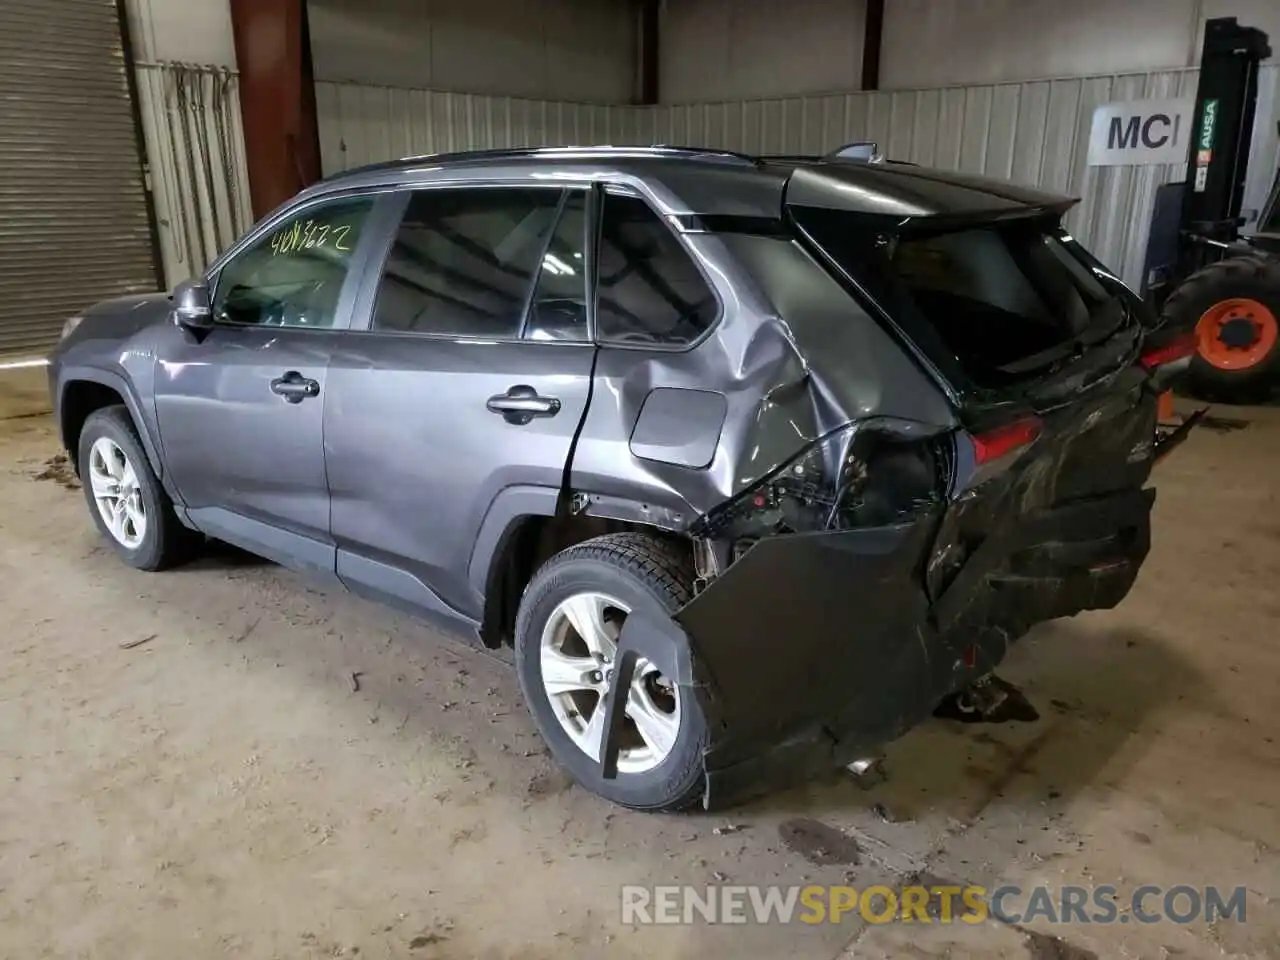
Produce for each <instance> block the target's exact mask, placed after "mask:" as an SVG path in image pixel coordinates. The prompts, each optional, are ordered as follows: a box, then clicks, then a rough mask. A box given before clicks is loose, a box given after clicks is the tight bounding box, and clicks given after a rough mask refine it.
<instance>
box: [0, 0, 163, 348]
mask: <svg viewBox="0 0 1280 960" xmlns="http://www.w3.org/2000/svg"><path fill="white" fill-rule="evenodd" d="M135 131H136V128H135V125H134V114H133V106H132V101H131V99H130V96H129V84H128V79H127V75H126V73H125V61H124V49H123V42H122V40H121V31H120V17H119V13H118V11H117V7H116V3H115V0H0V354H3V353H14V352H28V353H33V352H36V351H41V350H44V349H46V348H48V347H49V346H50V344H52V343H53V342H54V341H55V340H56V339H57V336H58V330H59V329H60V328H61V326H62V323H63V321H64V320H66V318H67V317H69V316H71V315H72V314H74V313H75V312H76V311H77V310H80V309H82V308H83V307H85V306H86V305H88V304H90V303H92V302H93V301H95V300H100V299H102V298H104V297H111V296H120V295H123V294H127V293H134V292H141V291H145V290H154V289H156V286H157V279H156V270H155V257H154V253H153V245H152V234H151V225H150V220H149V217H148V212H147V197H146V192H145V190H144V188H143V182H142V168H141V163H140V160H139V153H138V140H137V134H136V132H135Z"/></svg>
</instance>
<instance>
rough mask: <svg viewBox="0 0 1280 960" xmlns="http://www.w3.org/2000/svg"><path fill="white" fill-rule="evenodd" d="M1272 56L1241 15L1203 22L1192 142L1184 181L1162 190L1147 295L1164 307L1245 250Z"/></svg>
mask: <svg viewBox="0 0 1280 960" xmlns="http://www.w3.org/2000/svg"><path fill="white" fill-rule="evenodd" d="M1269 56H1271V46H1270V44H1269V42H1268V40H1267V35H1266V34H1265V33H1263V32H1262V31H1261V30H1259V29H1257V28H1256V27H1242V26H1240V24H1239V22H1238V21H1237V20H1236V18H1235V17H1215V18H1213V19H1211V20H1208V21H1206V22H1205V29H1204V46H1203V48H1202V50H1201V54H1200V83H1199V87H1198V88H1197V90H1196V102H1195V109H1194V112H1193V113H1192V122H1191V130H1190V136H1189V137H1188V141H1189V142H1188V145H1187V180H1186V182H1177V183H1166V184H1164V185H1163V186H1162V187H1160V188H1159V190H1158V191H1157V192H1156V200H1155V210H1154V215H1153V217H1152V220H1151V232H1150V234H1149V236H1148V240H1147V254H1146V263H1145V265H1144V269H1143V275H1142V288H1141V290H1142V296H1143V298H1144V299H1147V300H1149V301H1150V302H1151V303H1152V305H1153V306H1154V307H1155V308H1156V309H1157V310H1158V309H1159V308H1160V306H1161V304H1163V302H1164V300H1165V298H1166V297H1167V296H1168V295H1169V294H1170V293H1171V292H1172V291H1173V290H1174V289H1176V288H1177V286H1178V284H1180V283H1181V282H1182V281H1183V280H1184V279H1185V278H1187V277H1189V276H1191V275H1192V274H1193V273H1195V272H1196V271H1197V270H1200V269H1201V268H1203V267H1205V266H1207V265H1209V264H1210V263H1213V262H1215V261H1217V260H1220V259H1222V258H1223V257H1224V256H1230V255H1232V254H1234V253H1240V252H1241V247H1242V246H1243V245H1242V244H1240V243H1239V239H1240V227H1241V226H1242V225H1243V224H1242V221H1241V218H1240V211H1241V207H1242V206H1243V202H1244V190H1245V178H1246V174H1247V173H1248V165H1249V147H1250V145H1251V142H1252V139H1253V121H1254V113H1255V110H1256V108H1257V102H1258V69H1259V64H1260V63H1261V61H1263V60H1265V59H1266V58H1267V57H1269Z"/></svg>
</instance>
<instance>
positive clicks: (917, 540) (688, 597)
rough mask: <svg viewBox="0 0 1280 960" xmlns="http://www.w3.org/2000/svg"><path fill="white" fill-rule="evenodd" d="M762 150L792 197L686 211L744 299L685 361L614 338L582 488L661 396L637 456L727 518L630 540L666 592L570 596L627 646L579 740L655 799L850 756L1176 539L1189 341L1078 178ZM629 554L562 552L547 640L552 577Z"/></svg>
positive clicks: (590, 761) (695, 244)
mask: <svg viewBox="0 0 1280 960" xmlns="http://www.w3.org/2000/svg"><path fill="white" fill-rule="evenodd" d="M762 167H763V169H764V170H765V171H766V173H769V174H772V175H774V176H777V177H778V178H779V180H781V181H782V182H783V188H782V202H781V204H780V208H779V211H778V216H777V218H776V219H769V220H761V219H758V218H757V219H749V218H734V217H732V216H724V217H718V218H712V217H705V218H697V217H690V218H687V219H686V220H685V221H684V222H683V224H682V226H683V227H684V234H685V235H684V239H685V240H686V241H687V242H688V243H689V244H690V246H691V247H692V249H693V250H694V252H695V254H696V255H697V256H698V258H699V259H700V260H701V261H702V262H703V263H705V264H713V265H714V270H713V272H714V273H715V274H716V276H717V277H718V278H720V279H723V280H724V287H725V288H728V289H731V290H732V299H731V300H729V302H728V303H727V304H726V305H725V310H724V315H723V316H722V318H721V324H720V326H719V327H718V328H717V329H716V331H715V332H714V333H713V335H711V336H709V337H708V338H707V339H706V340H704V341H702V342H701V343H700V344H697V345H695V347H694V348H693V349H692V350H691V351H690V353H689V354H688V355H686V356H685V357H684V358H681V359H675V358H672V359H668V360H666V361H665V362H663V361H662V360H652V359H651V360H650V361H649V362H650V363H653V364H656V365H657V369H656V370H655V369H642V370H641V371H640V372H639V373H637V369H636V367H635V366H634V365H633V364H626V363H625V362H623V363H618V362H617V361H616V360H615V358H611V357H609V356H608V355H607V352H606V353H602V355H601V357H600V358H599V360H598V361H597V390H599V389H600V387H601V385H603V386H604V387H605V388H606V391H607V396H608V397H609V398H610V399H609V401H607V402H604V403H602V402H601V401H600V400H599V399H593V404H592V408H591V410H590V412H589V413H588V415H587V418H586V423H585V429H584V431H583V437H582V442H581V444H580V446H579V449H578V452H577V454H576V456H575V459H574V462H573V467H572V481H571V482H572V485H573V486H574V488H575V489H578V488H579V487H581V488H584V489H591V488H593V487H595V486H597V485H598V480H599V476H598V475H597V474H596V473H595V472H594V468H595V467H596V466H597V465H596V464H595V463H594V456H593V450H592V440H593V433H594V428H597V427H599V426H600V425H601V424H603V423H604V422H605V417H606V411H607V410H610V409H611V408H613V407H614V405H615V404H616V406H617V407H620V408H622V409H613V410H612V412H613V414H614V416H615V417H616V420H615V421H614V422H621V423H623V424H625V423H627V421H628V420H629V417H628V412H629V411H628V408H629V402H628V399H629V397H630V398H634V399H633V400H632V401H631V402H632V403H634V404H635V407H631V408H630V412H634V413H635V417H634V420H633V421H631V422H634V429H633V431H632V432H631V434H630V437H631V439H630V452H631V454H632V457H631V460H630V462H631V464H632V465H638V466H639V469H641V470H644V471H645V472H646V473H647V474H648V477H649V479H650V486H651V487H652V490H653V499H654V500H655V501H656V502H657V503H658V504H661V502H662V500H663V494H664V493H667V492H669V491H675V492H677V493H678V497H669V499H682V500H684V501H685V502H687V503H688V504H690V505H691V506H692V508H693V511H694V512H695V513H696V514H697V515H696V519H693V521H692V522H691V523H688V524H687V526H683V527H681V526H680V525H679V523H678V521H676V522H671V521H670V520H669V521H668V526H669V527H670V528H671V529H672V530H673V531H675V532H679V533H680V534H681V535H682V536H681V538H680V539H679V540H674V541H659V540H654V541H651V542H650V543H649V544H645V543H644V542H643V540H636V539H635V538H634V536H633V535H626V536H624V537H623V538H622V539H621V540H620V541H619V543H618V548H619V551H620V553H619V554H618V555H617V556H616V557H613V558H611V559H612V560H614V561H616V562H618V563H620V565H621V567H622V568H625V569H626V570H627V571H628V572H629V574H631V575H632V576H634V577H636V578H638V580H640V581H642V582H644V583H646V584H647V585H648V586H649V587H650V588H652V592H653V593H655V594H656V595H657V596H658V597H660V599H661V602H660V603H659V604H656V605H648V604H638V603H636V602H635V600H636V597H635V595H631V596H630V597H628V598H625V599H619V598H614V597H613V595H611V594H610V593H609V591H608V590H606V589H603V588H601V589H597V590H594V591H591V590H587V591H584V594H585V595H586V596H588V597H589V598H590V599H589V600H587V601H583V602H582V609H581V610H580V611H579V612H578V613H577V614H575V615H574V616H572V617H570V618H569V619H570V620H572V621H574V622H579V621H581V623H586V621H587V618H588V615H589V613H590V612H591V611H594V614H593V615H594V621H595V622H596V623H599V624H602V625H607V624H610V623H612V624H613V626H604V627H603V628H602V629H604V630H606V631H607V632H609V633H610V634H611V635H612V637H613V638H614V642H615V643H616V647H615V646H611V648H610V650H609V652H608V654H607V655H606V657H605V658H604V669H603V672H602V673H600V674H596V676H599V677H600V682H601V687H600V692H599V695H598V697H597V698H596V699H594V700H593V701H592V702H591V703H590V704H585V705H582V709H581V710H579V711H578V712H577V715H576V717H575V718H574V719H573V720H572V722H573V723H577V724H578V726H577V727H574V726H572V724H570V725H569V726H568V727H567V729H569V730H570V731H571V732H576V733H577V734H578V736H576V737H574V738H573V740H574V744H573V747H569V746H568V745H567V744H561V745H560V747H561V749H558V750H557V751H556V752H557V755H558V756H560V758H561V760H562V761H565V762H566V763H567V764H568V766H569V767H570V768H571V769H572V770H573V772H574V773H575V774H576V775H577V776H578V777H579V779H581V780H582V781H583V782H585V783H586V784H588V785H589V786H590V787H592V788H593V789H595V790H597V791H598V792H601V793H604V794H605V795H608V796H611V797H612V798H614V799H615V800H618V801H620V802H623V803H628V804H630V805H634V806H644V807H664V808H665V807H678V806H681V805H683V804H686V803H689V802H692V801H694V800H696V799H700V800H702V801H703V802H704V803H706V804H707V805H712V804H714V805H717V806H718V805H722V804H724V803H728V802H732V801H735V800H738V799H740V798H743V797H745V796H748V795H751V794H753V793H758V792H760V791H761V790H763V789H767V788H769V787H770V786H772V785H776V784H779V783H783V782H788V781H792V780H796V779H799V778H803V777H807V776H811V775H814V774H817V773H820V772H822V771H825V770H830V769H833V768H836V767H838V766H840V765H843V764H847V763H849V762H850V761H853V760H855V759H856V758H859V757H862V756H865V755H867V754H868V752H869V751H873V750H875V749H876V748H878V747H879V746H881V745H882V744H884V743H885V742H887V741H889V740H891V739H893V738H895V737H897V736H899V735H900V734H902V733H903V732H905V731H906V730H908V729H910V728H911V727H912V726H913V725H915V724H916V723H918V722H919V721H921V720H922V719H924V718H925V717H927V716H928V715H929V714H930V713H931V712H932V711H933V710H934V709H935V707H937V705H938V704H939V702H940V701H942V700H943V698H945V697H947V696H948V695H950V694H954V693H955V692H957V691H960V690H963V689H965V688H966V687H968V686H969V685H971V684H974V683H975V682H979V681H981V680H982V679H983V678H985V677H987V676H988V675H989V674H990V673H991V671H992V670H993V668H994V667H995V666H996V664H998V663H999V662H1000V660H1001V659H1002V658H1003V656H1004V655H1005V653H1006V652H1007V650H1008V648H1009V646H1010V645H1011V644H1012V643H1013V642H1014V641H1015V640H1017V639H1018V638H1019V637H1021V636H1022V635H1023V634H1024V633H1026V631H1027V630H1028V629H1029V628H1030V627H1031V626H1032V625H1034V624H1036V623H1039V622H1042V621H1045V620H1050V619H1053V618H1057V617H1064V616H1071V615H1073V614H1076V613H1079V612H1081V611H1084V610H1092V609H1104V608H1109V607H1112V606H1115V605H1116V604H1117V603H1119V602H1120V600H1122V599H1123V598H1124V596H1125V595H1126V594H1127V593H1128V592H1129V590H1130V588H1131V587H1132V585H1133V583H1134V580H1135V578H1136V576H1137V573H1138V569H1139V567H1140V566H1141V564H1142V562H1143V560H1144V559H1145V557H1146V555H1147V551H1148V547H1149V541H1150V513H1151V507H1152V503H1153V499H1154V491H1152V490H1150V489H1147V488H1146V486H1145V485H1146V482H1147V479H1148V476H1149V474H1150V472H1151V469H1152V465H1153V463H1154V461H1155V459H1156V457H1157V455H1158V451H1157V450H1156V445H1155V442H1154V440H1155V436H1156V405H1157V403H1156V401H1157V395H1158V392H1159V389H1160V386H1161V381H1162V379H1163V378H1164V377H1166V376H1167V375H1168V364H1169V362H1170V361H1178V360H1181V359H1183V358H1185V356H1186V355H1187V352H1188V349H1189V348H1188V347H1187V345H1181V344H1178V343H1174V344H1165V345H1163V346H1157V345H1155V343H1154V341H1155V340H1156V337H1155V336H1153V335H1152V333H1151V332H1150V331H1149V330H1148V328H1147V327H1146V326H1145V325H1144V323H1143V322H1142V305H1141V303H1140V302H1139V301H1137V299H1136V298H1135V297H1134V296H1133V295H1132V294H1131V293H1129V292H1128V291H1127V290H1126V289H1125V287H1124V286H1123V284H1121V283H1120V282H1119V281H1118V280H1117V279H1116V278H1115V277H1114V276H1113V275H1112V274H1110V273H1109V272H1108V271H1107V270H1105V269H1104V268H1103V267H1102V266H1101V265H1100V264H1099V263H1097V262H1096V261H1095V260H1094V259H1093V258H1092V257H1091V256H1090V255H1089V254H1088V253H1087V252H1086V251H1085V250H1084V249H1082V248H1081V246H1080V245H1079V244H1078V243H1077V242H1076V241H1075V240H1073V239H1072V238H1071V237H1070V236H1069V235H1068V234H1067V233H1066V232H1065V230H1064V229H1063V227H1062V225H1061V217H1062V215H1063V213H1064V212H1065V211H1066V210H1067V209H1069V207H1070V204H1071V202H1070V201H1068V200H1065V199H1063V198H1059V197H1053V196H1048V195H1043V194H1039V193H1036V192H1032V191H1027V190H1022V189H1018V188H1015V187H1012V186H1009V185H1007V184H1001V183H996V182H992V181H985V180H976V179H969V178H964V177H959V176H955V175H950V174H941V173H937V172H932V171H927V170H923V169H920V168H917V167H914V166H910V165H898V164H889V163H851V162H845V161H841V160H838V159H833V160H818V161H814V160H794V159H793V160H783V159H779V160H777V161H768V160H765V161H762ZM722 289H723V288H722ZM725 299H726V300H728V299H729V298H725ZM744 319H745V323H744ZM694 358H697V359H696V360H695V359H694ZM633 379H638V380H640V381H643V383H642V385H634V384H633V383H632V382H631V381H632V380H633ZM681 394H683V395H681ZM655 403H656V404H657V405H658V406H659V407H660V408H661V410H660V412H658V413H654V411H653V410H652V409H651V405H653V404H655ZM651 420H653V421H654V422H650V421H651ZM659 424H660V428H659ZM602 432H603V431H602ZM658 436H660V437H661V439H657V437H658ZM712 437H715V438H717V439H716V441H715V443H714V446H713V447H712V446H709V444H710V440H709V438H712ZM698 444H702V445H703V446H706V447H707V449H706V450H704V451H703V452H701V453H700V454H699V455H698V456H689V457H686V458H685V459H684V460H683V461H681V460H680V456H681V455H682V454H685V453H687V452H688V451H689V449H690V448H691V447H694V446H697V445H698ZM645 445H648V449H647V452H646V450H643V449H642V450H638V449H637V447H638V446H640V447H644V446H645ZM691 468H696V469H691ZM617 472H618V471H615V475H616V474H617ZM621 472H622V473H624V474H625V472H626V471H621ZM579 503H580V505H581V506H582V508H583V509H584V510H590V509H591V508H592V506H593V499H592V498H591V497H589V496H587V497H583V498H582V499H581V500H580V501H579ZM645 509H646V510H648V511H651V512H653V513H655V514H661V513H662V510H661V506H657V507H653V506H649V505H646V508H645ZM670 513H671V514H672V515H673V516H678V511H677V510H676V509H675V508H673V509H672V510H671V511H670ZM614 515H615V516H620V515H621V514H617V513H615V514H614ZM624 541H627V542H624ZM603 546H605V545H604V544H601V543H595V544H594V545H593V544H588V545H585V546H582V547H578V548H575V549H574V550H571V551H570V552H569V553H568V554H567V555H564V556H562V557H560V558H557V559H556V560H553V561H552V562H551V563H550V564H549V565H548V567H547V568H545V569H544V570H543V571H542V572H541V573H539V575H538V576H537V577H536V578H535V583H534V585H533V587H531V590H530V594H529V595H528V596H527V597H526V603H525V605H523V606H522V614H521V624H520V628H519V631H518V641H517V642H518V644H520V645H529V644H531V643H533V642H535V639H534V635H535V634H538V628H539V625H541V624H545V623H547V622H548V618H547V616H546V615H544V613H543V606H542V601H541V597H540V585H541V583H542V582H545V581H552V580H554V579H555V578H557V577H560V576H562V575H564V574H566V573H567V574H568V579H570V580H575V581H576V582H577V583H579V584H581V583H583V582H587V581H590V579H591V574H590V573H589V572H588V568H587V567H586V566H585V565H584V564H583V562H582V561H583V560H585V559H586V558H588V557H589V556H590V555H591V552H592V551H593V550H594V551H597V555H596V557H595V560H596V561H597V562H598V561H600V560H601V559H604V557H603V555H601V554H599V553H598V551H600V550H601V549H602V547H603ZM686 550H687V551H688V552H689V554H690V559H691V561H692V563H691V564H690V563H689V562H687V561H682V560H681V559H680V558H681V556H682V554H683V553H684V552H685V551H686ZM637 551H638V552H637ZM690 577H692V582H691V583H689V582H688V581H689V578H690ZM578 578H581V579H580V580H579V579H578ZM565 589H567V591H568V593H566V594H565V596H569V595H572V594H573V591H574V589H576V588H574V587H569V588H565ZM555 595H556V596H561V592H555ZM628 600H629V601H630V602H629V603H628V602H627V601H628ZM562 602H567V601H562ZM552 619H554V618H553V617H552ZM585 629H587V630H590V629H593V628H590V627H588V628H585ZM539 635H540V634H539ZM586 646H587V647H588V648H589V647H590V646H591V644H590V643H588V644H587V645H586ZM556 649H563V648H556ZM521 659H522V662H523V663H525V664H527V667H526V668H525V669H524V670H523V671H522V677H523V679H524V681H525V689H526V692H527V693H528V695H529V698H530V701H531V703H532V704H533V705H534V712H535V715H537V716H538V717H539V720H540V723H541V724H542V726H543V729H544V732H546V733H547V734H548V737H549V739H550V740H551V742H552V745H553V747H554V746H556V745H557V743H556V741H557V737H556V733H557V731H556V729H555V727H554V726H553V725H552V723H551V720H552V718H551V717H550V716H548V715H547V711H540V710H539V709H538V706H539V702H540V701H541V700H543V699H544V698H542V697H540V696H539V694H540V692H541V690H540V689H539V685H540V681H542V680H543V678H544V676H543V674H542V672H541V671H540V670H539V669H538V668H537V667H535V665H534V660H533V658H531V657H528V656H525V657H522V658H521ZM544 662H546V660H545V657H544ZM654 677H658V678H661V681H662V684H663V685H662V686H653V678H654ZM542 689H547V687H546V685H545V684H542ZM623 691H626V692H627V695H626V696H623V695H622V692H623ZM655 704H658V705H661V704H666V705H667V714H666V716H667V717H668V718H672V719H674V721H675V723H674V725H673V726H672V727H671V728H670V730H671V732H670V733H669V735H668V737H667V738H666V740H664V741H663V744H662V745H663V746H664V747H665V749H666V753H665V755H664V757H663V762H662V763H660V764H657V765H648V764H645V763H641V764H639V765H637V764H636V763H635V760H636V758H637V757H641V758H649V759H652V758H653V756H654V752H653V747H654V744H653V742H652V741H653V737H652V736H651V733H652V731H651V730H649V729H646V727H651V726H653V717H652V716H646V714H652V713H653V706H654V705H655ZM571 709H572V708H571ZM559 719H561V720H563V719H564V717H563V715H560V716H559ZM575 748H576V749H575Z"/></svg>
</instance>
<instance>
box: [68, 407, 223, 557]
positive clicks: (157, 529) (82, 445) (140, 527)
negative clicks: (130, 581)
mask: <svg viewBox="0 0 1280 960" xmlns="http://www.w3.org/2000/svg"><path fill="white" fill-rule="evenodd" d="M77 448H78V450H79V455H78V457H77V461H78V464H79V467H80V483H81V485H82V486H83V487H84V496H85V500H86V501H87V502H88V504H89V513H90V515H91V516H92V517H93V521H94V523H96V524H97V526H98V530H99V532H101V534H102V536H103V537H104V539H106V541H107V543H109V544H110V545H111V547H112V549H114V550H115V552H116V555H117V556H119V557H120V559H122V560H123V561H124V562H125V563H127V564H129V566H131V567H136V568H137V569H139V570H164V569H165V568H167V567H172V566H174V565H176V564H178V563H181V562H182V561H184V560H187V559H190V557H191V556H192V553H193V552H194V549H195V546H196V544H197V542H198V537H197V535H196V534H195V533H193V532H192V531H191V530H188V529H187V528H186V527H184V526H183V525H182V521H180V520H179V519H178V517H177V515H176V514H175V513H174V511H173V501H172V500H170V499H169V495H168V494H167V493H165V490H164V487H163V486H162V485H161V484H160V480H159V478H158V477H156V475H155V472H154V471H153V470H152V469H151V462H150V461H149V460H148V459H147V454H146V451H145V450H143V449H142V443H141V441H140V440H139V439H138V434H137V431H136V429H135V428H134V425H133V420H132V418H130V416H129V411H128V409H127V408H126V407H123V406H111V407H103V408H102V409H101V410H95V411H94V412H93V413H91V414H90V415H89V417H88V419H86V420H85V422H84V427H83V429H81V431H80V440H79V443H78V445H77ZM104 493H105V494H107V495H106V496H100V495H102V494H104Z"/></svg>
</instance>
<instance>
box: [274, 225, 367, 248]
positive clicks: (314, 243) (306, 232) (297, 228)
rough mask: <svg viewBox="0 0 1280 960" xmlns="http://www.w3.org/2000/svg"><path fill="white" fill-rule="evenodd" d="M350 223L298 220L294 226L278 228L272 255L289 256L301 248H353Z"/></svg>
mask: <svg viewBox="0 0 1280 960" xmlns="http://www.w3.org/2000/svg"><path fill="white" fill-rule="evenodd" d="M350 233H351V224H349V223H324V222H323V221H320V220H305V221H304V220H296V221H294V223H293V225H292V226H288V227H284V228H282V229H280V230H277V231H276V232H275V233H274V234H273V235H272V237H271V254H272V256H276V257H279V256H287V255H289V254H292V253H297V252H298V251H300V250H319V249H322V248H323V249H329V250H337V251H338V252H340V253H348V252H350V250H351V246H350V243H351V241H350V239H349V234H350Z"/></svg>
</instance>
